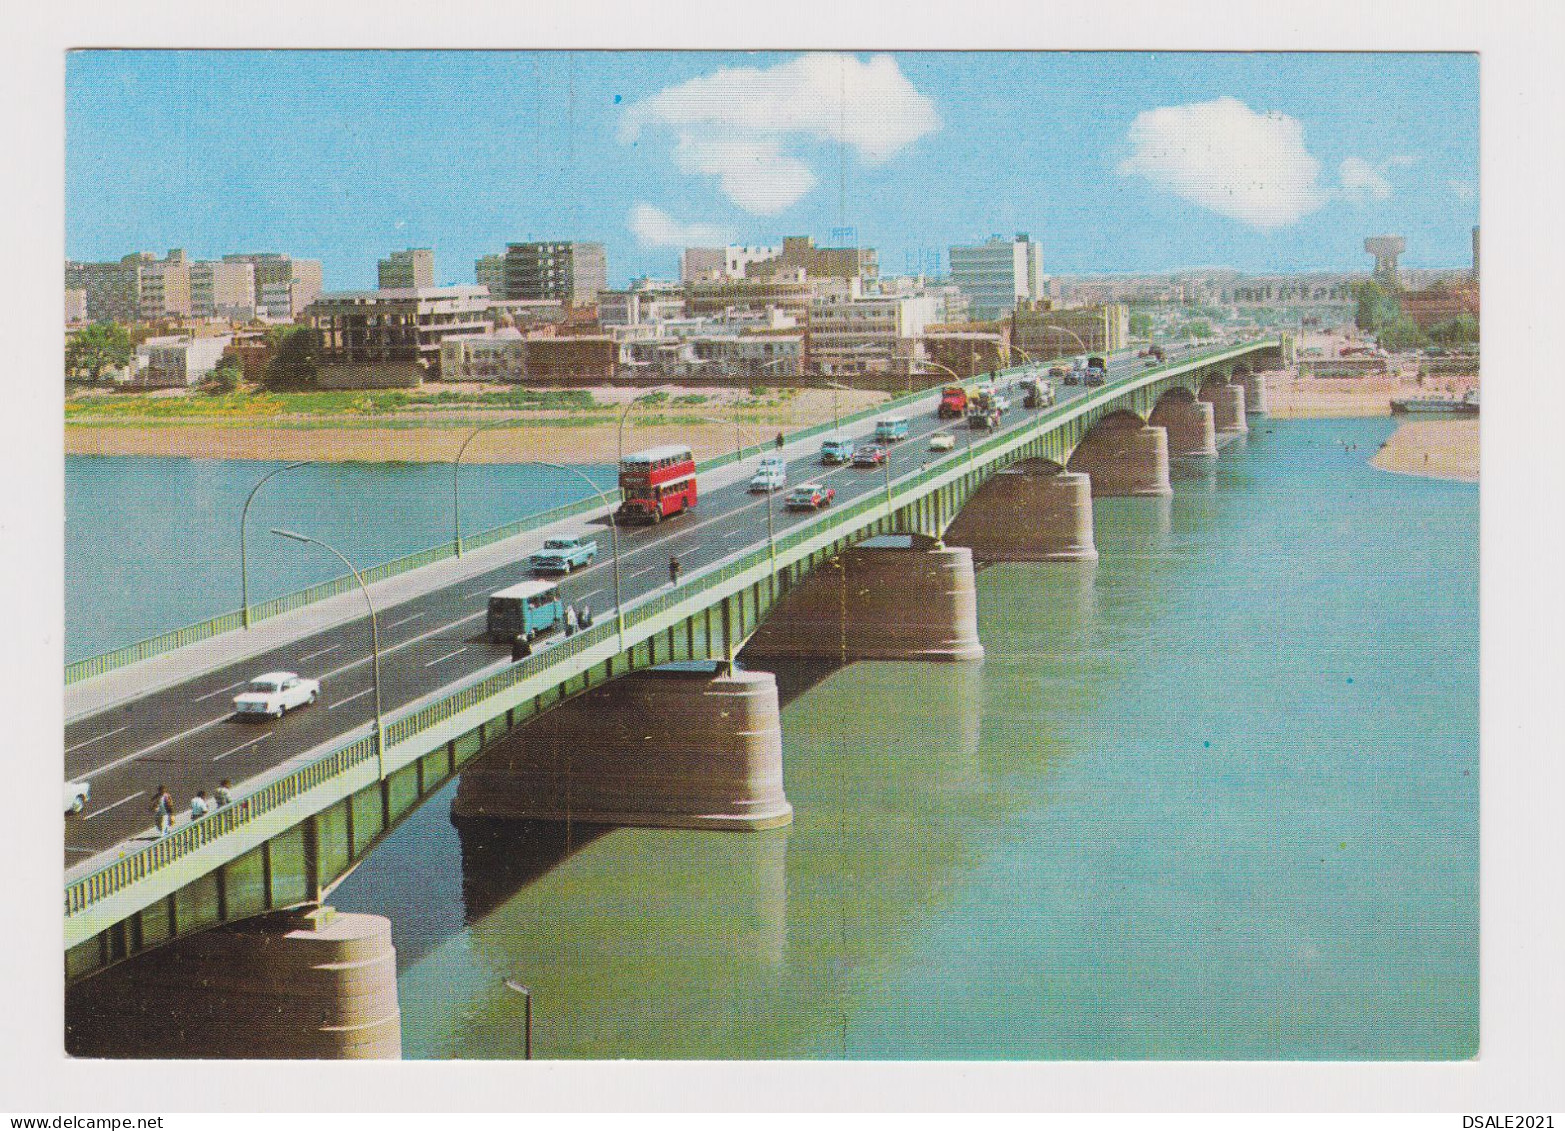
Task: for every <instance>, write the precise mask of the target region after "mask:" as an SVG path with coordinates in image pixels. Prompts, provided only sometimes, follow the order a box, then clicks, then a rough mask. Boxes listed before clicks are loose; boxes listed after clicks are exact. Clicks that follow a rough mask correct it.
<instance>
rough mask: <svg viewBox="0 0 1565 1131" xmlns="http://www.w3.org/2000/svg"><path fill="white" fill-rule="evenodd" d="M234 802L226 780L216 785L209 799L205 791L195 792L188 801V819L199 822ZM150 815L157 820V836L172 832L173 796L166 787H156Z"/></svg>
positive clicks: (231, 787) (231, 784)
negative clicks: (156, 790)
mask: <svg viewBox="0 0 1565 1131" xmlns="http://www.w3.org/2000/svg"><path fill="white" fill-rule="evenodd" d="M233 800H234V786H233V783H232V782H230V781H229V780H228V779H227V778H224V779H223V780H222V782H220V783H219V784H218V787H217V789H216V790H214V791H213V794H212V796H211V797H210V798H208V797H207V795H206V790H204V789H198V790H196V795H195V796H194V797H192V798H191V799H190V819H191V820H192V821H197V820H200V819H201V818H202V817H205V816H206V815H207V814H208V813H211V812H215V811H216V810H218V809H221V808H223V807H224V806H225V805H230V804H232V803H233ZM152 815H153V816H154V817H155V818H157V824H158V836H160V837H161V836H168V834H169V833H171V832H173V831H174V795H173V794H172V793H170V792H169V791H168V787H167V786H163V785H160V786H158V792H157V796H156V797H154V798H153V799H152Z"/></svg>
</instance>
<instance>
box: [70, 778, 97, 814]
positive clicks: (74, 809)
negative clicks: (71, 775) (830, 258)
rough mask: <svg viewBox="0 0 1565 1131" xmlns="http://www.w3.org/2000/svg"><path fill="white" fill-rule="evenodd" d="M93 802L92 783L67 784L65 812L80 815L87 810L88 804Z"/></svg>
mask: <svg viewBox="0 0 1565 1131" xmlns="http://www.w3.org/2000/svg"><path fill="white" fill-rule="evenodd" d="M91 800H92V783H91V782H89V781H68V782H66V783H65V811H66V812H67V813H80V812H81V811H82V810H83V809H85V808H87V802H89V801H91Z"/></svg>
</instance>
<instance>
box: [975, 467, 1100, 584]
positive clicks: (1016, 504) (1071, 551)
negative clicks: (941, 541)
mask: <svg viewBox="0 0 1565 1131" xmlns="http://www.w3.org/2000/svg"><path fill="white" fill-rule="evenodd" d="M946 540H947V541H948V542H949V543H951V544H953V545H957V546H966V547H968V548H969V549H971V550H972V552H973V556H974V557H976V558H978V559H979V560H980V561H986V562H1092V561H1097V560H1098V550H1097V547H1096V546H1095V545H1094V544H1093V539H1092V481H1091V479H1090V478H1089V477H1088V476H1086V475H1083V474H1082V473H1081V472H1079V471H1065V470H1063V469H1062V468H1060V466H1059V465H1058V464H1054V463H1050V462H1048V461H1046V460H1025V461H1023V462H1021V463H1018V464H1014V465H1012V466H1011V467H1008V468H1006V469H1005V470H1004V471H1002V472H1000V473H999V474H997V475H995V476H993V477H992V478H991V479H990V480H989V482H987V483H985V484H984V485H983V486H982V487H980V488H979V489H978V491H977V493H976V494H974V495H973V497H972V498H971V499H969V500H968V501H967V505H966V506H965V507H963V508H962V511H961V513H960V514H958V515H957V516H956V519H955V520H954V521H953V522H952V523H951V526H950V528H949V529H948V530H947V531H946Z"/></svg>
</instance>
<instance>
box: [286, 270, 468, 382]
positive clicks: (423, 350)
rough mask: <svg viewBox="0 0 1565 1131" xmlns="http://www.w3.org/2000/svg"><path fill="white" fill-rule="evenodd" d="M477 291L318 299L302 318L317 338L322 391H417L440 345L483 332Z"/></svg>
mask: <svg viewBox="0 0 1565 1131" xmlns="http://www.w3.org/2000/svg"><path fill="white" fill-rule="evenodd" d="M488 309H489V292H488V291H486V290H485V289H484V288H483V287H468V286H463V287H411V288H396V289H392V290H379V291H344V292H341V293H337V294H326V295H321V296H320V297H319V298H317V299H316V300H315V301H314V302H313V303H311V304H310V307H309V309H308V310H307V311H306V315H307V317H308V318H309V320H310V323H311V324H312V325H313V326H314V327H315V328H316V330H317V331H318V332H319V333H320V338H321V340H320V351H319V374H318V376H317V382H318V383H319V384H320V385H321V386H323V387H325V388H353V387H360V388H375V387H391V386H404V385H416V384H418V383H419V381H421V380H422V379H423V378H424V377H425V376H433V375H434V374H436V373H438V372H439V369H440V343H441V341H442V339H444V338H446V337H449V336H451V335H454V334H479V333H486V332H487V331H489V329H490V328H491V323H490V321H489V317H488Z"/></svg>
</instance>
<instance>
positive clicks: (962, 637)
mask: <svg viewBox="0 0 1565 1131" xmlns="http://www.w3.org/2000/svg"><path fill="white" fill-rule="evenodd" d="M983 654H984V646H983V645H982V644H980V643H979V641H978V593H977V588H976V581H975V576H974V572H973V551H972V550H970V549H968V548H967V547H965V546H947V545H945V544H944V543H941V542H938V541H935V540H934V539H931V538H929V537H927V536H924V535H894V534H893V535H887V536H884V537H882V538H872V539H870V540H869V541H868V542H865V543H862V544H860V545H858V546H855V547H854V548H852V549H851V550H847V551H845V552H843V553H842V554H841V555H839V556H838V557H837V558H835V559H833V560H831V561H828V562H823V563H821V565H819V566H818V567H816V569H815V570H814V571H813V572H812V573H811V574H810V575H809V576H808V577H806V578H805V579H804V580H803V581H802V582H800V583H799V585H797V586H796V587H795V588H794V590H793V591H792V592H791V593H789V594H788V596H787V597H785V598H784V599H783V601H782V602H781V603H780V604H779V605H778V606H777V607H776V608H775V609H773V610H772V613H771V615H770V616H768V617H767V619H766V621H765V623H764V624H762V625H761V627H760V628H759V629H757V630H756V633H755V635H754V636H752V637H751V638H750V643H749V644H747V645H746V646H745V651H744V655H745V659H746V660H749V661H755V662H764V661H766V660H770V659H790V660H835V661H837V662H838V663H842V664H848V663H852V662H853V661H855V660H979V659H982V658H983Z"/></svg>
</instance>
